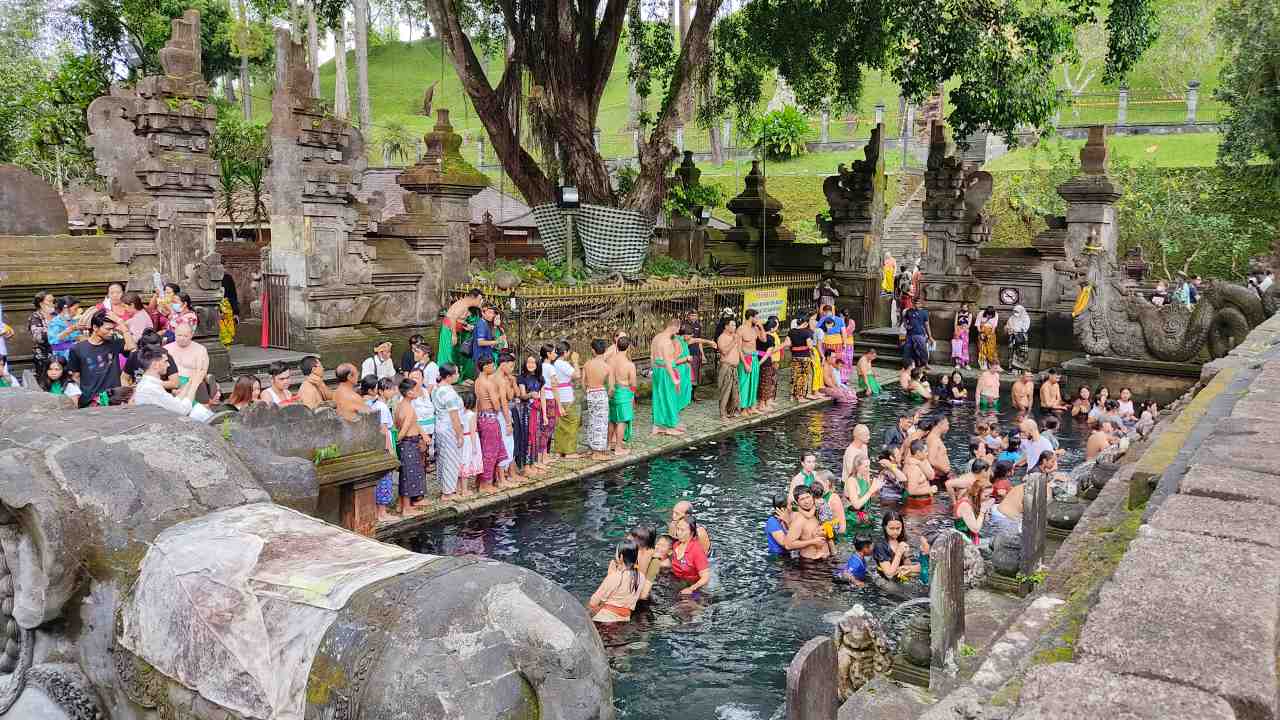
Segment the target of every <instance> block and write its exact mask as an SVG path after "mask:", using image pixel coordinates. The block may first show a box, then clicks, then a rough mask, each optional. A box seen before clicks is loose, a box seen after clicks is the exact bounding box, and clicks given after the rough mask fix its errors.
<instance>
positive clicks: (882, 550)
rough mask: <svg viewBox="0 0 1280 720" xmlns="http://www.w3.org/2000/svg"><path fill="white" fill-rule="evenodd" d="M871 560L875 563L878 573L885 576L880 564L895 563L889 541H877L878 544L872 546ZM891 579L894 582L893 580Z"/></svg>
mask: <svg viewBox="0 0 1280 720" xmlns="http://www.w3.org/2000/svg"><path fill="white" fill-rule="evenodd" d="M871 559H872V560H874V561H875V564H876V572H878V573H880V575H882V576H883V575H884V573H882V572H880V563H892V562H893V549H892V548H890V547H889V543H888V541H886V540H883V539H881V540H877V541H876V544H875V545H872V546H871ZM889 579H890V580H893V578H889Z"/></svg>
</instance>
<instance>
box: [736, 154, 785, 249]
mask: <svg viewBox="0 0 1280 720" xmlns="http://www.w3.org/2000/svg"><path fill="white" fill-rule="evenodd" d="M743 183H744V184H745V187H744V188H743V190H742V193H740V194H739V195H738V196H737V197H735V198H733V199H732V200H730V201H729V203H728V208H729V209H730V210H732V211H733V213H734V226H733V228H732V229H730V230H729V232H728V233H726V234H725V239H726V240H729V241H732V242H735V243H737V244H738V245H739V246H740V247H742V248H744V249H746V250H755V251H758V250H759V248H760V245H761V243H762V242H764V243H767V244H768V245H770V246H773V247H777V246H778V245H780V244H787V245H790V244H791V243H793V242H795V239H796V235H795V233H793V232H792V231H791V229H790V228H788V227H787V226H785V225H783V224H782V203H780V202H778V201H777V199H775V198H774V197H773V196H772V195H770V194H769V193H768V192H767V191H766V190H765V176H764V174H763V173H761V172H760V161H759V160H752V161H751V172H749V173H747V176H746V177H745V178H743Z"/></svg>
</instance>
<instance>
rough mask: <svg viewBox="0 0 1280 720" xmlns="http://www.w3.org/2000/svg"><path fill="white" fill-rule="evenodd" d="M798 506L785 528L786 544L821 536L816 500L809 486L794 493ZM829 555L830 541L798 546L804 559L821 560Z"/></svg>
mask: <svg viewBox="0 0 1280 720" xmlns="http://www.w3.org/2000/svg"><path fill="white" fill-rule="evenodd" d="M796 503H797V504H798V506H799V507H798V508H797V509H796V510H795V511H794V512H792V513H791V525H790V526H789V527H788V528H787V541H786V544H788V545H790V544H799V543H802V542H804V541H806V540H813V539H815V538H821V537H822V524H821V523H819V522H818V518H817V502H816V499H815V498H814V497H813V493H812V492H810V490H809V488H802V489H801V490H799V491H798V492H797V493H796ZM830 556H831V542H830V541H828V542H825V543H817V544H811V545H806V546H804V547H802V548H800V557H802V558H804V559H805V560H823V559H826V558H828V557H830Z"/></svg>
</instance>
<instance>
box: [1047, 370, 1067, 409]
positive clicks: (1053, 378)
mask: <svg viewBox="0 0 1280 720" xmlns="http://www.w3.org/2000/svg"><path fill="white" fill-rule="evenodd" d="M1068 407H1070V406H1069V405H1067V404H1066V403H1064V402H1062V385H1060V384H1059V383H1058V369H1057V368H1054V369H1052V370H1050V371H1049V375H1048V377H1046V378H1045V380H1044V384H1043V385H1041V386H1040V411H1041V412H1056V411H1058V410H1066V409H1067V408H1068Z"/></svg>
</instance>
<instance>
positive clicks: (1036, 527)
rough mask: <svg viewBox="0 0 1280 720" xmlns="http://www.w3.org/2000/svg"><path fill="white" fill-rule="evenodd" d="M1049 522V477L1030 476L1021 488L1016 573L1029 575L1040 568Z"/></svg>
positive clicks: (1038, 474) (1042, 475)
mask: <svg viewBox="0 0 1280 720" xmlns="http://www.w3.org/2000/svg"><path fill="white" fill-rule="evenodd" d="M1048 522H1049V476H1048V475H1045V474H1044V473H1036V474H1034V475H1032V478H1031V480H1029V481H1028V482H1027V483H1026V485H1025V486H1024V487H1023V495H1022V554H1021V557H1020V559H1019V561H1018V572H1020V573H1022V574H1023V575H1024V576H1025V575H1030V574H1032V573H1034V572H1035V571H1036V568H1038V567H1040V560H1041V559H1042V558H1043V557H1044V534H1045V529H1046V527H1047V525H1048Z"/></svg>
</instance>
